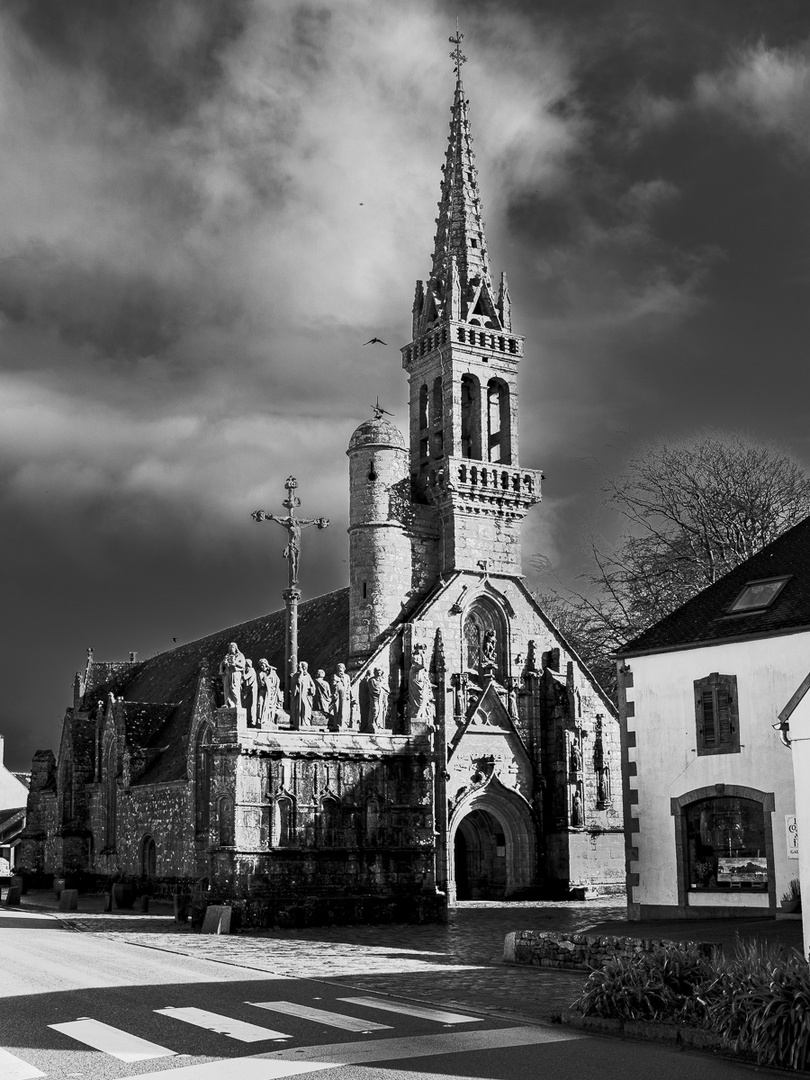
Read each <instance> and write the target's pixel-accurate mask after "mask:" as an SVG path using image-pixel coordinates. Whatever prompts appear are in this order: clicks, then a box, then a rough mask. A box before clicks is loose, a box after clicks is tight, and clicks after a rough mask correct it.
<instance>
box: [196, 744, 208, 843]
mask: <svg viewBox="0 0 810 1080" xmlns="http://www.w3.org/2000/svg"><path fill="white" fill-rule="evenodd" d="M210 742H211V725H210V724H203V725H202V726H201V727H200V729H199V731H198V732H197V738H196V741H195V743H194V821H195V828H196V830H197V832H198V833H204V832H207V831H208V825H209V822H210V814H211V809H210V808H211V760H210V756H209V754H210V749H209V745H210Z"/></svg>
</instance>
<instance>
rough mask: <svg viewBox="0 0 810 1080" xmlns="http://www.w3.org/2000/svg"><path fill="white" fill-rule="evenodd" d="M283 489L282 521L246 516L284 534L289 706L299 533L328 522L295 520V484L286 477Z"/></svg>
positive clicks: (295, 632)
mask: <svg viewBox="0 0 810 1080" xmlns="http://www.w3.org/2000/svg"><path fill="white" fill-rule="evenodd" d="M284 487H285V488H286V491H287V498H286V499H284V501H283V502H282V504H281V505H282V506H284V507H286V509H287V510H288V511H289V513H288V514H287V516H286V517H279V516H277V515H276V514H269V513H267V511H265V510H254V511H253V513H252V514H251V515H250V516H251V517H252V518H253V520H254V521H275V522H277V523H278V524H279V525H280V526H281V527H282V529H286V530H287V536H288V539H287V546H286V547H285V548H284V551H283V552H282V554H283V555H284V558H285V559H286V560H287V588H286V589H285V590H284V592H283V593H282V594H281V595H282V596H283V597H284V603H285V607H286V609H287V639H286V648H285V665H284V666H285V669H286V671H285V674H286V678H285V688H284V694H285V699H286V703H287V704H289V694H290V686H291V683H292V676H293V674H294V673H295V671H296V670H297V668H298V601H299V600H300V599H301V590H300V589H299V588H298V565H299V562H300V559H301V530H302V529H308V528H309V527H310V526H311V525H314V526H315V528H316V529H325V528H327V526H328V525H329V519H328V518H323V517H322V518H299V517H296V516H295V510H296V507H298V506H300V505H301V500H300V499H299V498H298V496H297V495H296V494H295V491H296V489H297V487H298V481H297V480H296V479H295V477H294V476H288V477H287V479H286V481H285V482H284Z"/></svg>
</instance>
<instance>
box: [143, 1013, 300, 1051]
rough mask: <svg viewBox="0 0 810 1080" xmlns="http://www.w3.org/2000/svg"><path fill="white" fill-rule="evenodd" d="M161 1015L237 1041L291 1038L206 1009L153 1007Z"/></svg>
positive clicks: (280, 1032)
mask: <svg viewBox="0 0 810 1080" xmlns="http://www.w3.org/2000/svg"><path fill="white" fill-rule="evenodd" d="M155 1012H156V1013H160V1015H161V1016H171V1017H173V1018H174V1019H175V1020H182V1021H183V1022H184V1023H186V1024H194V1026H195V1027H201V1028H205V1029H206V1030H207V1031H213V1032H215V1033H216V1034H217V1035H227V1037H228V1038H229V1039H238V1040H239V1042H246V1043H251V1042H265V1041H266V1040H267V1039H291V1038H292V1035H287V1034H286V1032H283V1031H273V1029H272V1028H265V1027H259V1026H258V1024H249V1023H247V1022H246V1021H245V1020H234V1019H233V1018H232V1017H230V1016H220V1015H219V1013H213V1012H208V1010H207V1009H194V1008H187V1009H174V1008H168V1009H155Z"/></svg>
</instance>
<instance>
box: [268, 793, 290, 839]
mask: <svg viewBox="0 0 810 1080" xmlns="http://www.w3.org/2000/svg"><path fill="white" fill-rule="evenodd" d="M273 817H274V820H273V840H274V845H275V847H290V846H291V845H292V843H293V839H294V836H295V831H294V830H295V807H294V806H293V801H292V799H290V798H289V797H287V796H283V797H282V798H280V799H276V805H275V813H274V815H273Z"/></svg>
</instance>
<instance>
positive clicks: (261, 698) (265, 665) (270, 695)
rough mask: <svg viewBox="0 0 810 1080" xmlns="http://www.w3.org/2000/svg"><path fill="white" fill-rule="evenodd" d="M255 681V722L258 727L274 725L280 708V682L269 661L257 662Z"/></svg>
mask: <svg viewBox="0 0 810 1080" xmlns="http://www.w3.org/2000/svg"><path fill="white" fill-rule="evenodd" d="M256 680H257V682H258V685H259V693H258V706H257V710H256V722H257V724H258V725H259V727H261V726H262V724H274V723H275V722H276V717H277V715H278V711H279V708H280V706H281V680H280V679H279V677H278V672H277V671H276V669H275V668H274V667H273V666H272V665H271V664H270V663H269V661H267V660H264V659H262V660H260V661H259V674H258V675H257V676H256Z"/></svg>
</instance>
